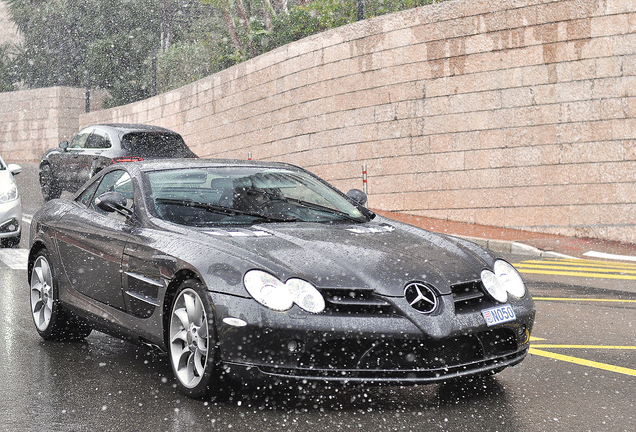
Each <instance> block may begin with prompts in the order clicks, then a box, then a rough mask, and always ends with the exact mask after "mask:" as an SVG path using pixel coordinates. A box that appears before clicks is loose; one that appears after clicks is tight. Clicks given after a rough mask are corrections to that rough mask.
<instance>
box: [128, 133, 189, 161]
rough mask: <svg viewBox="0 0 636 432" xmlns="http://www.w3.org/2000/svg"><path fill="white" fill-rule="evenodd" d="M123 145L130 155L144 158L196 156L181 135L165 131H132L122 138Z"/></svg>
mask: <svg viewBox="0 0 636 432" xmlns="http://www.w3.org/2000/svg"><path fill="white" fill-rule="evenodd" d="M122 147H123V148H124V149H125V150H126V151H128V153H129V155H130V156H140V157H142V158H153V157H158V158H184V157H195V154H194V153H192V151H190V149H189V148H188V146H187V145H186V143H185V142H184V141H183V138H181V135H178V134H171V133H163V132H132V133H129V134H126V135H125V136H124V138H123V139H122Z"/></svg>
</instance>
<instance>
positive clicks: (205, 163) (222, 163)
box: [125, 158, 304, 171]
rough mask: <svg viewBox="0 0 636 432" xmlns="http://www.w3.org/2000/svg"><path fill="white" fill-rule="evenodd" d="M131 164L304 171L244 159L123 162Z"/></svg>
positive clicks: (147, 167)
mask: <svg viewBox="0 0 636 432" xmlns="http://www.w3.org/2000/svg"><path fill="white" fill-rule="evenodd" d="M125 164H132V165H135V166H136V167H137V169H139V170H140V171H161V170H167V169H186V168H213V167H237V168H238V167H255V168H256V167H258V168H285V169H292V170H294V171H304V170H303V169H302V168H299V167H297V166H295V165H291V164H288V163H283V162H261V161H251V160H244V159H201V158H197V159H195V158H192V159H184V158H182V159H151V160H145V161H141V162H125Z"/></svg>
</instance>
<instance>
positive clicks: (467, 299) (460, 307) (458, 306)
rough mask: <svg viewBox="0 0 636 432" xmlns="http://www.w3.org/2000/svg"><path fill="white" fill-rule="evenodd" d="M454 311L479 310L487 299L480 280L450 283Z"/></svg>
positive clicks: (467, 311) (459, 312) (460, 312)
mask: <svg viewBox="0 0 636 432" xmlns="http://www.w3.org/2000/svg"><path fill="white" fill-rule="evenodd" d="M450 288H451V292H452V293H453V301H454V302H455V313H457V314H462V313H470V312H475V311H477V310H481V309H482V307H483V305H484V302H485V301H486V300H487V298H486V296H485V295H484V289H483V286H482V282H481V280H474V281H469V282H463V283H459V284H455V285H451V287H450Z"/></svg>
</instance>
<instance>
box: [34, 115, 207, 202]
mask: <svg viewBox="0 0 636 432" xmlns="http://www.w3.org/2000/svg"><path fill="white" fill-rule="evenodd" d="M195 157H196V155H195V154H194V153H193V152H192V151H190V149H189V148H188V146H187V145H186V144H185V142H184V141H183V138H182V137H181V135H179V134H178V133H176V132H174V131H171V130H169V129H165V128H162V127H158V126H151V125H143V124H98V125H91V126H88V127H85V128H84V129H82V130H80V131H79V132H78V133H77V134H76V135H75V136H74V137H73V138H72V139H71V140H70V141H62V142H61V143H60V145H59V146H58V147H57V148H54V149H49V150H47V151H46V152H45V153H44V155H43V156H42V159H41V160H40V167H39V178H40V185H41V188H42V195H43V196H44V199H45V200H49V199H53V198H59V196H60V194H61V192H62V191H64V190H66V191H69V192H76V191H77V190H78V189H79V188H80V186H82V185H83V184H84V183H86V181H87V180H88V179H89V178H91V177H92V176H94V175H95V174H96V173H98V172H99V171H101V170H102V169H104V168H105V167H107V166H110V165H112V164H113V163H117V162H126V161H131V160H144V159H146V160H147V159H156V158H195Z"/></svg>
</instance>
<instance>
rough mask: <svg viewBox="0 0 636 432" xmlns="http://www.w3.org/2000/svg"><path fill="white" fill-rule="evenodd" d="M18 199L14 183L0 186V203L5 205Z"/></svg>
mask: <svg viewBox="0 0 636 432" xmlns="http://www.w3.org/2000/svg"><path fill="white" fill-rule="evenodd" d="M15 199H18V187H17V186H16V185H15V183H13V182H11V183H8V184H3V185H0V203H5V202H9V201H13V200H15Z"/></svg>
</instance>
